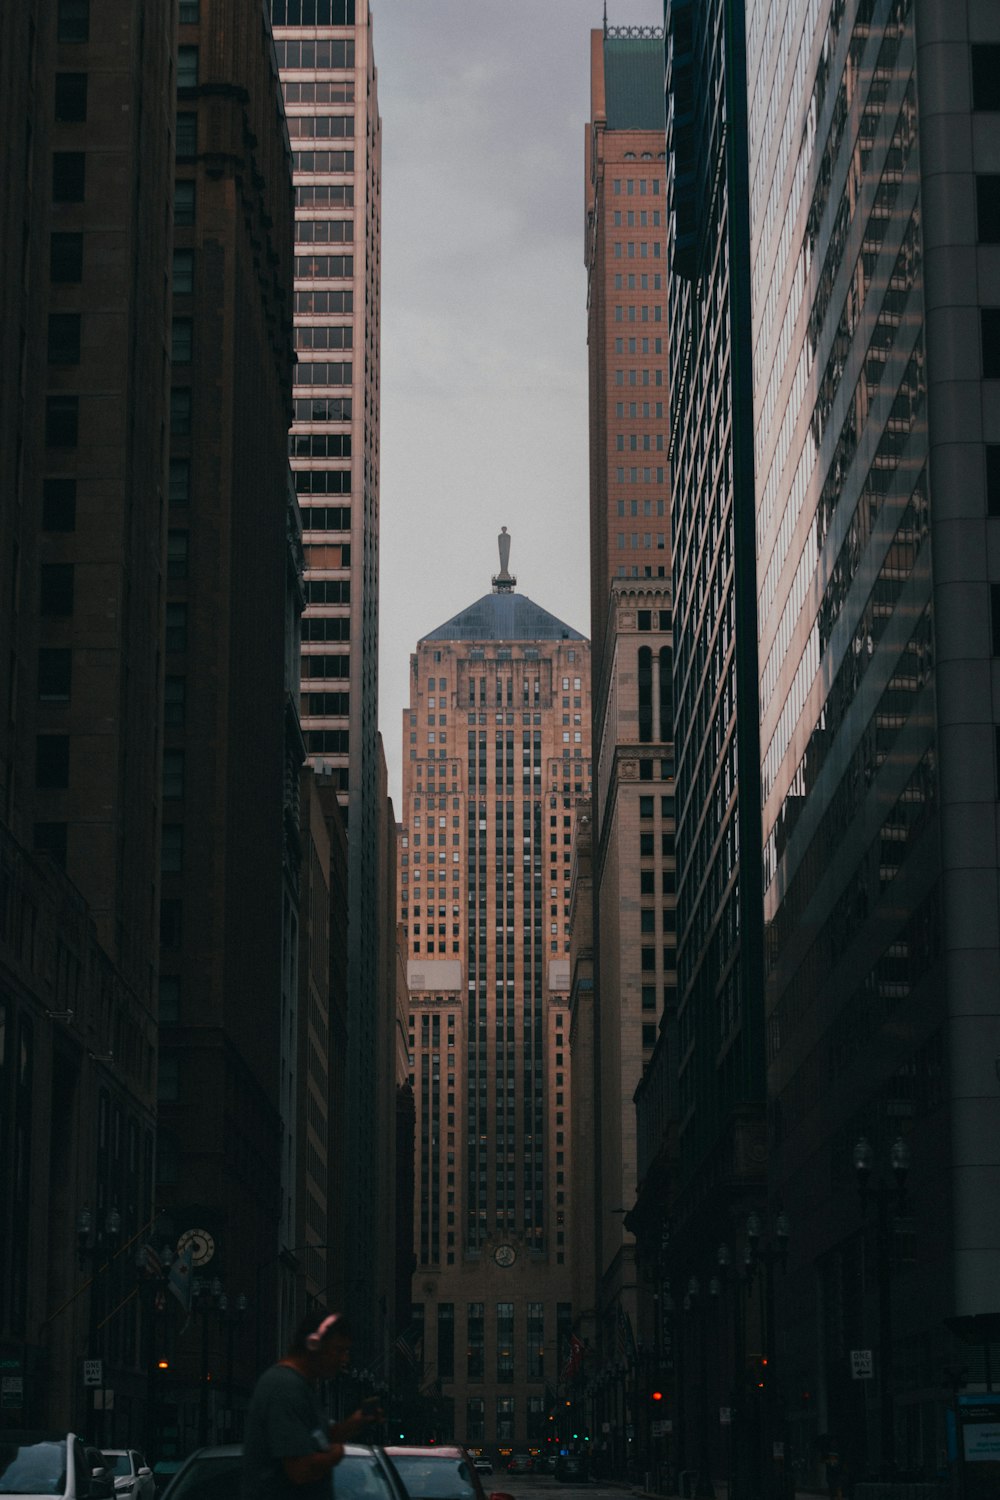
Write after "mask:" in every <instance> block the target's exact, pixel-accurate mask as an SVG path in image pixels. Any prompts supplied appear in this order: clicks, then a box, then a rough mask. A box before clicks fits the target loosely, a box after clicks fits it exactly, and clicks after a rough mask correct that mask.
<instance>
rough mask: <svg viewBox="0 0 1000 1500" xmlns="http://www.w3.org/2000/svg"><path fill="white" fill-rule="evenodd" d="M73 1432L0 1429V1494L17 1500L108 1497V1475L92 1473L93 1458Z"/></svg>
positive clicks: (107, 1499)
mask: <svg viewBox="0 0 1000 1500" xmlns="http://www.w3.org/2000/svg"><path fill="white" fill-rule="evenodd" d="M95 1456H96V1458H97V1459H98V1461H99V1462H100V1461H101V1460H102V1455H101V1454H99V1453H98V1454H96V1455H95V1454H94V1453H93V1452H91V1451H89V1450H88V1449H87V1448H86V1447H85V1445H84V1443H83V1442H82V1441H81V1439H80V1438H78V1437H77V1435H76V1433H74V1432H61V1433H58V1434H56V1435H52V1436H48V1435H45V1434H41V1433H37V1432H15V1431H7V1432H3V1431H0V1496H3V1495H17V1496H18V1497H19V1500H56V1497H58V1500H112V1497H113V1495H114V1485H113V1483H112V1481H111V1476H110V1474H98V1475H96V1476H95V1474H94V1473H93V1469H94V1468H95V1464H94V1462H93V1459H94V1457H95Z"/></svg>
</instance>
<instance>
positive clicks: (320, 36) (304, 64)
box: [268, 0, 394, 1368]
mask: <svg viewBox="0 0 1000 1500" xmlns="http://www.w3.org/2000/svg"><path fill="white" fill-rule="evenodd" d="M268 8H269V10H270V16H271V23H272V26H273V28H274V36H275V45H276V48H277V55H278V60H279V64H280V68H281V78H282V84H283V88H284V99H285V112H286V116H287V122H288V131H289V136H290V138H291V142H292V170H293V173H294V182H295V329H294V339H295V349H296V366H295V371H294V381H295V386H294V423H293V427H292V432H291V434H290V453H291V463H292V472H293V477H294V482H295V487H296V490H297V492H298V495H299V499H300V503H301V505H302V525H303V531H304V535H305V567H306V575H305V590H306V612H305V618H304V620H303V622H302V642H303V646H302V728H303V733H304V736H305V743H306V752H307V754H308V756H309V761H310V764H311V765H312V766H313V767H314V769H315V770H317V771H318V772H322V773H323V775H324V776H325V777H326V778H328V779H329V780H331V781H332V782H333V784H334V785H335V786H336V788H337V791H338V795H339V797H340V803H341V807H342V808H343V812H344V818H345V821H346V823H347V828H348V899H349V921H348V970H349V981H348V985H349V987H348V996H347V1007H348V1034H347V1048H348V1060H347V1066H346V1073H345V1077H346V1080H347V1087H348V1091H349V1098H348V1101H347V1106H346V1113H345V1120H346V1124H347V1130H348V1142H347V1149H346V1152H345V1162H346V1170H347V1188H348V1195H349V1198H350V1202H351V1205H352V1208H351V1215H350V1223H349V1225H348V1246H347V1252H348V1264H347V1268H346V1285H347V1287H348V1297H349V1300H350V1303H351V1308H352V1318H353V1327H354V1330H355V1352H356V1355H357V1357H358V1360H359V1362H361V1363H365V1362H370V1361H374V1360H381V1361H382V1362H383V1364H382V1368H387V1367H388V1359H389V1354H390V1350H391V1346H392V1342H393V1339H392V1329H391V1319H387V1317H386V1314H385V1307H386V1306H387V1304H388V1302H391V1300H392V1295H393V1288H392V1285H391V1283H390V1282H386V1281H385V1280H384V1278H383V1277H382V1273H381V1272H380V1273H379V1277H378V1278H376V1277H374V1276H373V1274H372V1263H371V1246H372V1244H373V1243H374V1242H375V1241H376V1240H377V1238H378V1236H379V1233H380V1228H379V1226H380V1224H381V1223H382V1222H383V1218H384V1214H385V1213H387V1212H389V1211H390V1209H391V1197H390V1199H389V1201H388V1202H387V1201H386V1200H385V1197H384V1193H383V1189H382V1187H380V1184H384V1183H386V1182H387V1181H388V1180H389V1179H387V1178H386V1177H385V1175H384V1173H383V1172H382V1167H381V1164H382V1163H384V1160H385V1159H386V1155H387V1153H391V1151H392V1149H393V1143H392V1130H393V1126H392V1121H391V1119H386V1120H382V1119H381V1118H380V1117H379V1112H378V1100H379V1091H380V1088H381V1080H382V1066H381V1061H380V1049H381V1047H382V1042H383V1039H384V1035H385V1032H386V1028H387V1027H388V1028H389V1029H391V1026H392V1008H391V1005H390V1004H389V1003H388V997H387V994H386V992H385V991H384V990H381V991H380V989H379V963H380V961H381V959H380V952H381V951H382V950H383V948H384V945H385V943H386V942H387V941H389V942H391V940H392V933H393V931H394V923H393V921H392V916H391V913H385V914H384V915H383V914H382V913H381V906H380V901H379V891H380V888H381V882H382V872H381V870H380V851H381V850H382V849H383V848H384V843H383V841H382V838H381V834H380V829H379V818H380V816H381V808H380V803H379V750H378V580H379V545H378V538H379V472H380V464H381V452H380V436H379V431H380V429H379V412H380V365H379V359H380V347H381V265H382V261H381V254H382V249H381V245H382V240H381V225H382V122H381V117H380V115H379V106H378V74H377V70H376V67H375V58H374V50H373V26H372V15H371V10H370V7H369V5H368V0H305V3H302V0H269V5H268ZM383 921H386V922H388V924H389V926H388V935H386V933H384V932H383V931H381V930H380V924H381V923H382V922H383ZM382 1298H385V1299H387V1301H386V1302H383V1301H382V1300H381V1299H382Z"/></svg>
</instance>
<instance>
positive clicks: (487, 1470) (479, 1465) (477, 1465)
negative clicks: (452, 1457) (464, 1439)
mask: <svg viewBox="0 0 1000 1500" xmlns="http://www.w3.org/2000/svg"><path fill="white" fill-rule="evenodd" d="M472 1467H473V1468H474V1469H475V1471H476V1473H477V1474H492V1473H493V1465H492V1463H491V1462H490V1460H489V1459H488V1458H483V1456H482V1454H480V1455H479V1457H478V1458H474V1459H473V1460H472Z"/></svg>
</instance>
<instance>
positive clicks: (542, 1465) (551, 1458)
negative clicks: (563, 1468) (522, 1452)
mask: <svg viewBox="0 0 1000 1500" xmlns="http://www.w3.org/2000/svg"><path fill="white" fill-rule="evenodd" d="M558 1462H559V1455H558V1453H543V1454H542V1456H541V1458H537V1459H536V1460H535V1473H536V1474H554V1473H555V1472H556V1464H557V1463H558Z"/></svg>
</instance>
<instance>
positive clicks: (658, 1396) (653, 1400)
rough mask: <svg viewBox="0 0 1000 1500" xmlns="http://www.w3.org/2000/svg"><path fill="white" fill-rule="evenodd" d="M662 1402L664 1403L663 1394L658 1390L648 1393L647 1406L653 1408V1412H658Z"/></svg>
mask: <svg viewBox="0 0 1000 1500" xmlns="http://www.w3.org/2000/svg"><path fill="white" fill-rule="evenodd" d="M663 1401H664V1396H663V1392H662V1391H661V1390H660V1389H659V1388H657V1389H656V1390H652V1391H650V1393H649V1404H650V1406H651V1407H652V1408H653V1410H654V1411H659V1410H660V1408H661V1407H662V1405H663Z"/></svg>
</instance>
